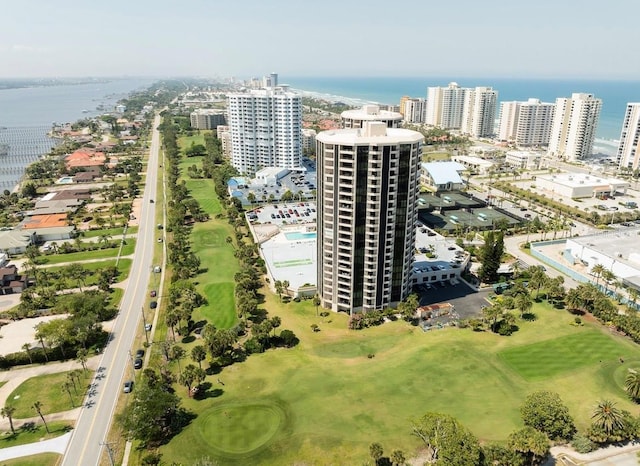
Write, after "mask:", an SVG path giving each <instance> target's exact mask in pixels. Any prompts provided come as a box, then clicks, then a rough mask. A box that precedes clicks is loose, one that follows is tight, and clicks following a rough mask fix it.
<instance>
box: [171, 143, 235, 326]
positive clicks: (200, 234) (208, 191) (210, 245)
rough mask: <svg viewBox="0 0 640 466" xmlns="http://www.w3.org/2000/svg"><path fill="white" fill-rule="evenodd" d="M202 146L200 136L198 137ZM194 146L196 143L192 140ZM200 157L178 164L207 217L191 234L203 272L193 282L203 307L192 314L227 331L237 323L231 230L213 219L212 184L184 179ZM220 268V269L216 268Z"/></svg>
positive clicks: (218, 208)
mask: <svg viewBox="0 0 640 466" xmlns="http://www.w3.org/2000/svg"><path fill="white" fill-rule="evenodd" d="M194 137H196V136H192V137H191V138H186V137H182V138H180V140H179V144H180V146H181V147H187V146H188V145H189V144H191V142H190V141H191V140H193V138H194ZM198 137H201V138H202V141H203V142H202V143H204V136H202V135H200V136H198ZM196 144H198V141H197V140H196ZM202 159H203V157H189V158H186V157H183V158H182V159H181V161H180V170H181V172H182V174H183V175H182V178H183V179H184V180H185V182H186V185H187V189H188V190H189V193H190V194H191V196H192V197H193V198H195V199H197V200H198V202H199V204H200V207H201V208H202V209H203V210H204V211H205V212H206V213H208V214H209V217H210V220H209V221H208V222H206V223H196V224H195V226H194V228H193V232H192V233H191V241H192V244H193V251H194V252H195V253H196V254H197V255H198V257H199V258H200V261H201V264H202V268H203V269H206V271H205V272H204V273H202V274H200V275H198V276H197V277H196V279H195V281H196V283H197V289H198V291H199V292H200V293H202V295H203V296H205V298H206V300H207V303H208V304H207V305H205V306H202V307H200V308H198V309H197V310H196V311H195V312H194V319H195V320H196V321H198V320H200V319H207V320H208V321H209V322H211V323H213V324H214V325H215V326H216V327H218V328H230V327H232V326H233V325H234V324H235V323H236V321H237V315H236V311H235V299H234V289H235V282H234V275H235V274H236V273H237V272H238V270H239V268H238V262H237V260H236V259H235V257H234V256H233V252H234V249H233V247H232V246H231V245H230V244H228V243H227V242H226V239H227V237H228V236H231V237H234V230H233V228H232V227H231V225H229V224H228V222H226V221H225V220H220V219H216V218H215V216H216V215H217V214H219V213H221V212H222V211H223V210H222V206H221V204H220V200H219V199H218V196H217V195H216V194H215V190H214V184H213V180H209V179H191V178H189V177H188V176H186V172H187V168H188V167H189V166H191V165H194V164H195V165H197V166H199V167H201V166H202ZM221 264H224V266H223V267H221V266H220V265H221Z"/></svg>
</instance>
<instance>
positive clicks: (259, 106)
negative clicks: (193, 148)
mask: <svg viewBox="0 0 640 466" xmlns="http://www.w3.org/2000/svg"><path fill="white" fill-rule="evenodd" d="M272 80H277V77H275V78H274V76H273V75H272V76H271V77H270V78H269V81H270V82H271V81H272ZM227 99H228V107H227V108H228V114H229V122H228V124H229V128H230V132H231V164H232V165H233V166H234V167H235V168H236V169H237V170H238V171H239V172H240V173H241V174H243V175H253V174H255V172H257V171H258V170H260V169H262V168H266V167H278V168H297V167H299V166H300V161H301V157H302V100H301V98H300V96H299V95H297V94H295V93H293V92H290V91H289V89H288V87H286V86H281V87H266V88H263V89H252V90H249V91H248V92H240V93H233V94H229V95H228V96H227Z"/></svg>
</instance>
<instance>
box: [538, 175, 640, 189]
mask: <svg viewBox="0 0 640 466" xmlns="http://www.w3.org/2000/svg"><path fill="white" fill-rule="evenodd" d="M537 179H543V180H548V181H551V182H553V183H557V184H560V185H563V186H569V187H572V188H577V187H580V186H582V187H593V188H597V187H599V186H616V187H627V186H629V183H628V182H626V181H624V180H620V179H617V178H604V177H602V176H597V175H588V174H586V173H559V174H555V175H538V177H537Z"/></svg>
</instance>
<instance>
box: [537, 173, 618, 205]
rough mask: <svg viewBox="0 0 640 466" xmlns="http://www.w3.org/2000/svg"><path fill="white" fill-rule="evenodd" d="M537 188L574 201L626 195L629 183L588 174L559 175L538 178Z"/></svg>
mask: <svg viewBox="0 0 640 466" xmlns="http://www.w3.org/2000/svg"><path fill="white" fill-rule="evenodd" d="M536 188H538V189H542V190H546V191H548V192H551V193H552V196H553V195H558V196H564V197H567V198H572V199H580V198H586V197H599V196H613V195H615V194H616V193H617V192H619V193H622V194H626V192H627V189H628V188H629V183H628V182H627V181H624V180H619V179H616V178H604V177H602V176H597V175H588V174H586V173H557V174H551V175H538V176H536Z"/></svg>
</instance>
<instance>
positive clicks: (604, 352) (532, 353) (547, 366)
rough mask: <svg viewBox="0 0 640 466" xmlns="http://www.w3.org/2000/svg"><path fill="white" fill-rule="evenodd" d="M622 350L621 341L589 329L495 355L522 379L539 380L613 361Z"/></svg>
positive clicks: (623, 351)
mask: <svg viewBox="0 0 640 466" xmlns="http://www.w3.org/2000/svg"><path fill="white" fill-rule="evenodd" d="M625 349H626V347H625V346H624V345H622V344H621V343H620V342H618V341H616V340H614V339H612V338H610V337H608V336H606V335H604V334H603V333H601V332H599V331H597V330H592V331H586V332H584V333H580V334H576V335H567V336H565V337H558V338H554V339H551V340H544V341H540V342H537V343H532V344H530V345H522V346H517V347H514V348H509V349H506V350H504V351H501V352H500V353H498V356H500V358H501V359H502V360H503V361H504V362H505V363H506V364H507V365H508V366H509V367H511V368H512V369H513V370H514V371H515V372H516V373H518V374H519V375H520V376H522V377H523V378H525V379H527V380H538V379H545V378H549V377H554V376H556V375H559V374H563V373H567V372H571V371H575V370H579V369H581V368H583V367H585V366H589V365H592V364H594V363H598V362H600V361H606V360H613V359H615V358H616V357H620V356H621V355H624V354H625ZM623 360H624V358H623Z"/></svg>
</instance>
